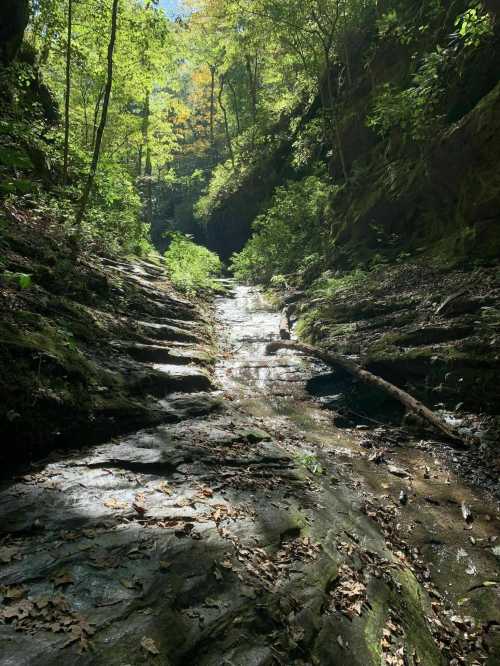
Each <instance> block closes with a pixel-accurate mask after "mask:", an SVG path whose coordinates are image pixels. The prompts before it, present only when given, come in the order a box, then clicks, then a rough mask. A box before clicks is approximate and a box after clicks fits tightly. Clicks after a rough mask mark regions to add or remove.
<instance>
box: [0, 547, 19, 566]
mask: <svg viewBox="0 0 500 666" xmlns="http://www.w3.org/2000/svg"><path fill="white" fill-rule="evenodd" d="M15 559H19V549H18V548H14V547H13V546H5V547H3V548H0V563H1V564H10V563H11V562H12V561H13V560H15Z"/></svg>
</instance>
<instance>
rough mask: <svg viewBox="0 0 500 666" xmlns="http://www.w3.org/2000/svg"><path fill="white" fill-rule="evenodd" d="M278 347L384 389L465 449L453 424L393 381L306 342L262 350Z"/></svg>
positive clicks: (275, 344) (272, 346)
mask: <svg viewBox="0 0 500 666" xmlns="http://www.w3.org/2000/svg"><path fill="white" fill-rule="evenodd" d="M280 349H291V350H293V351H299V352H302V353H303V354H306V355H307V356H313V357H314V358H317V359H319V360H320V361H323V362H324V363H326V364H327V365H332V366H338V367H340V368H343V369H344V370H346V371H347V372H348V373H349V374H351V375H353V376H354V377H356V378H357V379H359V380H360V381H362V382H364V383H365V384H371V385H372V386H377V387H378V388H379V389H381V390H382V391H385V393H388V394H389V395H390V396H392V397H393V398H395V399H396V400H398V401H399V402H400V403H401V404H402V405H404V406H405V407H406V408H407V409H408V410H410V411H411V412H413V413H414V414H416V415H417V416H419V417H420V418H421V419H423V420H425V421H427V423H429V424H430V425H432V426H433V427H434V428H435V429H436V430H438V431H439V432H441V433H442V434H443V435H445V436H446V438H447V439H449V440H450V441H451V442H453V444H454V445H455V446H456V447H458V448H467V446H468V443H467V442H466V441H465V439H464V437H462V436H461V435H460V433H458V432H457V430H456V429H455V428H454V427H453V426H451V425H449V424H448V423H446V422H445V421H444V419H442V418H441V417H439V416H438V415H437V414H435V413H434V412H433V411H432V410H430V409H429V408H428V407H426V406H425V405H424V404H423V403H421V402H420V401H418V400H416V399H415V398H414V397H413V396H411V395H410V394H409V393H406V391H403V390H402V389H400V388H398V387H397V386H394V384H391V383H390V382H388V381H386V380H385V379H382V377H379V376H378V375H374V374H373V373H372V372H369V371H368V370H365V369H364V368H362V367H361V366H360V365H358V364H357V363H354V361H351V360H350V359H349V358H346V357H345V356H342V355H340V354H335V353H332V352H326V351H323V350H321V349H318V348H316V347H311V346H310V345H305V344H302V343H299V342H284V341H277V342H271V343H270V344H268V345H267V347H266V353H267V354H273V353H275V352H277V351H279V350H280Z"/></svg>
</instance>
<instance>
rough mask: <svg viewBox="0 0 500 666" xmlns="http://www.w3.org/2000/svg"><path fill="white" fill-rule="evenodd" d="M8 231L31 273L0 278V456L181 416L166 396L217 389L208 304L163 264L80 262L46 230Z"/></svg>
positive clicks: (5, 458) (10, 251)
mask: <svg viewBox="0 0 500 666" xmlns="http://www.w3.org/2000/svg"><path fill="white" fill-rule="evenodd" d="M9 234H11V235H12V237H11V238H9V244H8V245H6V248H5V261H6V262H7V265H8V267H9V269H10V270H11V271H16V270H17V271H29V273H30V275H31V276H32V285H31V287H30V288H29V289H27V290H24V291H23V290H20V289H18V288H16V285H15V284H12V283H6V284H1V285H0V308H1V309H2V320H1V321H0V365H1V372H0V402H1V405H0V432H2V435H3V437H4V439H5V441H7V442H9V445H8V446H2V449H1V451H0V463H2V465H4V466H5V465H6V464H15V463H17V462H20V461H21V462H25V461H26V460H30V459H32V458H39V457H40V456H42V455H44V454H46V453H47V451H50V450H52V449H54V448H59V449H64V448H72V447H73V448H74V447H75V446H76V445H82V446H85V445H88V444H90V443H99V442H105V441H106V440H107V439H109V438H110V437H113V436H117V435H120V434H125V433H128V432H133V431H134V430H137V429H138V428H141V427H147V426H150V425H156V424H160V423H163V422H168V421H172V420H175V419H177V418H181V417H182V418H184V416H179V414H178V412H179V410H178V404H172V405H170V402H171V401H170V399H169V396H171V395H173V394H177V393H193V392H194V393H200V392H210V391H211V390H212V388H213V386H212V382H211V379H210V374H209V370H210V367H211V366H212V365H213V361H214V348H213V343H214V338H213V331H212V325H211V322H210V313H209V312H208V309H207V306H206V305H205V304H201V303H194V302H190V301H189V300H187V299H186V298H185V297H184V296H183V295H182V294H180V293H178V292H177V291H176V290H175V289H174V287H173V285H172V284H171V282H170V281H169V280H168V277H167V275H166V272H165V267H164V266H162V265H161V264H160V263H158V265H155V264H153V263H151V262H148V261H144V260H133V261H132V260H130V261H129V260H126V259H121V260H118V259H109V258H106V257H98V256H90V255H89V256H86V255H82V256H81V257H80V259H79V261H78V262H77V263H75V262H74V261H73V260H72V259H71V258H70V251H69V248H68V247H67V241H66V239H63V238H61V242H60V243H59V244H58V243H57V237H56V236H55V235H54V234H53V233H51V234H46V233H44V232H43V231H41V230H40V229H35V230H33V234H32V235H31V236H30V235H29V234H26V233H25V232H22V231H19V230H17V231H16V229H14V228H13V229H11V230H9ZM58 265H62V266H63V267H64V270H63V271H59V272H58V268H57V267H58ZM199 407H200V405H199V404H198V405H197V406H195V408H194V409H195V412H196V413H199ZM184 411H185V409H184V408H183V409H182V410H181V412H184ZM188 411H189V410H188ZM208 411H210V410H208Z"/></svg>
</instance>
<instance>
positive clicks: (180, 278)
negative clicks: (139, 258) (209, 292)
mask: <svg viewBox="0 0 500 666" xmlns="http://www.w3.org/2000/svg"><path fill="white" fill-rule="evenodd" d="M170 239H171V243H170V246H169V248H168V250H167V251H166V252H165V263H166V264H167V270H168V273H169V275H170V278H171V280H172V282H173V283H174V284H175V286H176V287H177V288H178V289H180V290H181V291H184V292H186V293H188V294H195V293H196V292H198V291H200V290H202V289H215V288H216V283H215V281H214V277H216V276H217V275H220V272H221V270H222V262H221V260H220V259H219V257H218V256H217V255H216V254H215V253H214V252H211V251H210V250H208V249H207V248H206V247H202V246H201V245H197V244H196V243H194V242H193V241H192V240H191V239H190V237H189V236H185V235H184V234H181V233H178V232H172V233H171V234H170Z"/></svg>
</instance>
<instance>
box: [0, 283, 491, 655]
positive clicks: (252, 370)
mask: <svg viewBox="0 0 500 666" xmlns="http://www.w3.org/2000/svg"><path fill="white" fill-rule="evenodd" d="M216 311H217V317H218V320H219V326H220V331H221V352H220V354H221V358H220V361H219V363H218V365H217V368H216V379H217V381H218V383H219V387H220V391H219V394H218V395H217V394H216V395H215V396H211V395H209V394H196V393H195V394H190V395H186V396H184V397H183V398H182V400H183V405H184V407H183V409H186V408H187V406H188V405H190V406H191V407H192V410H191V413H192V414H200V415H198V416H192V417H191V418H184V419H182V420H179V422H178V423H169V424H165V425H162V426H159V427H156V428H152V429H149V430H144V431H139V432H137V433H134V434H132V435H130V436H128V437H123V438H118V439H116V440H113V441H111V442H108V443H106V444H103V445H101V446H97V447H92V448H89V449H86V450H83V451H74V452H70V453H69V454H68V453H67V454H62V453H57V452H56V453H55V454H54V455H52V456H51V457H50V458H49V459H47V460H45V461H42V462H41V463H40V464H37V465H35V466H34V467H33V470H32V473H29V474H24V475H23V476H21V477H18V478H16V479H14V480H12V481H11V482H9V483H5V484H3V486H2V487H1V488H0V524H1V526H2V539H1V542H0V596H1V600H2V601H3V605H0V613H4V615H2V616H1V618H2V619H1V621H0V664H1V665H2V666H7V665H8V666H20V665H23V664H26V665H28V664H30V665H31V664H34V665H36V666H39V665H44V666H45V665H47V666H48V665H54V666H55V665H56V664H59V663H60V662H61V659H62V658H66V659H71V661H72V662H73V663H74V664H102V665H103V666H104V665H106V666H114V665H116V666H125V665H126V664H130V665H135V664H143V663H151V664H153V663H156V664H176V665H177V664H179V665H181V664H182V665H184V664H193V665H194V666H197V665H200V666H220V665H221V664H226V665H228V666H229V665H231V666H259V665H261V666H271V665H272V664H283V665H285V664H286V665H287V666H289V665H290V664H293V665H296V666H305V665H306V664H319V665H320V666H323V665H324V666H330V665H331V666H334V665H335V666H338V665H339V664H350V665H351V664H352V665H353V666H370V665H373V666H375V664H377V666H378V665H379V664H380V663H391V664H411V665H414V666H416V665H417V664H425V666H432V665H434V664H436V665H442V666H444V665H445V664H450V663H453V659H455V658H458V657H460V658H463V661H460V662H456V663H467V664H473V663H487V664H490V666H494V665H495V664H499V663H500V640H499V632H498V629H499V628H500V596H499V594H500V576H499V567H498V562H499V560H498V558H499V556H500V552H499V544H498V542H497V541H496V539H497V536H498V534H499V524H500V523H499V512H498V506H497V505H496V504H495V503H494V501H493V500H492V499H491V498H490V497H488V496H487V495H485V494H482V493H481V492H479V491H477V490H474V489H473V488H471V487H469V486H467V485H466V484H465V483H464V482H462V481H461V480H460V478H459V477H458V475H457V474H456V473H455V472H454V471H453V469H454V463H453V458H454V457H457V456H459V455H461V454H458V453H457V454H455V453H454V452H453V451H451V450H450V449H448V448H447V447H446V446H445V445H444V444H443V443H440V442H434V441H432V440H431V438H430V437H429V438H426V439H417V438H415V437H413V436H410V437H408V436H407V434H406V433H404V432H403V431H401V430H399V429H396V428H394V427H393V426H387V427H385V426H383V425H375V424H373V426H372V427H369V428H366V427H363V428H362V429H360V428H356V427H355V426H353V427H350V428H338V427H336V426H335V413H334V412H333V411H331V410H328V409H325V408H324V406H323V404H322V402H321V401H320V400H318V399H317V398H315V397H314V396H313V395H311V394H310V392H309V391H308V387H310V385H311V382H310V380H311V379H312V378H313V377H318V376H320V375H324V381H325V383H326V385H327V386H329V382H331V391H332V395H333V394H335V393H336V392H337V391H338V386H337V385H336V380H335V374H333V375H332V373H331V370H330V369H328V368H326V367H324V366H322V365H321V364H318V363H316V362H313V361H309V360H307V359H305V358H303V357H301V356H300V355H296V354H293V353H289V352H282V353H279V354H277V355H276V356H273V357H268V356H266V354H265V348H266V344H267V342H269V341H270V340H272V339H274V338H276V337H277V331H278V324H279V314H278V313H277V312H276V311H274V310H273V308H272V307H271V306H270V305H269V304H268V303H267V302H266V300H265V298H264V297H263V295H262V294H261V293H260V292H259V291H258V290H257V289H254V288H251V287H246V286H239V285H234V286H233V289H232V293H230V294H228V295H226V296H224V297H220V298H219V299H218V300H217V303H216ZM166 401H170V402H171V403H172V404H173V403H175V404H177V403H176V401H178V398H177V397H176V396H167V397H166ZM217 401H218V402H217ZM221 401H222V409H221V408H220V402H221ZM210 405H212V407H210ZM177 408H178V407H177ZM463 505H466V506H467V508H469V509H470V510H471V512H472V516H471V518H469V519H468V520H467V521H466V520H464V517H463V513H462V512H463ZM5 611H7V614H6V615H5ZM61 654H63V655H65V657H62V656H61ZM402 655H403V656H402ZM398 659H399V661H398ZM403 659H404V660H403ZM384 660H385V662H384ZM391 660H392V661H391ZM474 660H475V661H474Z"/></svg>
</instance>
